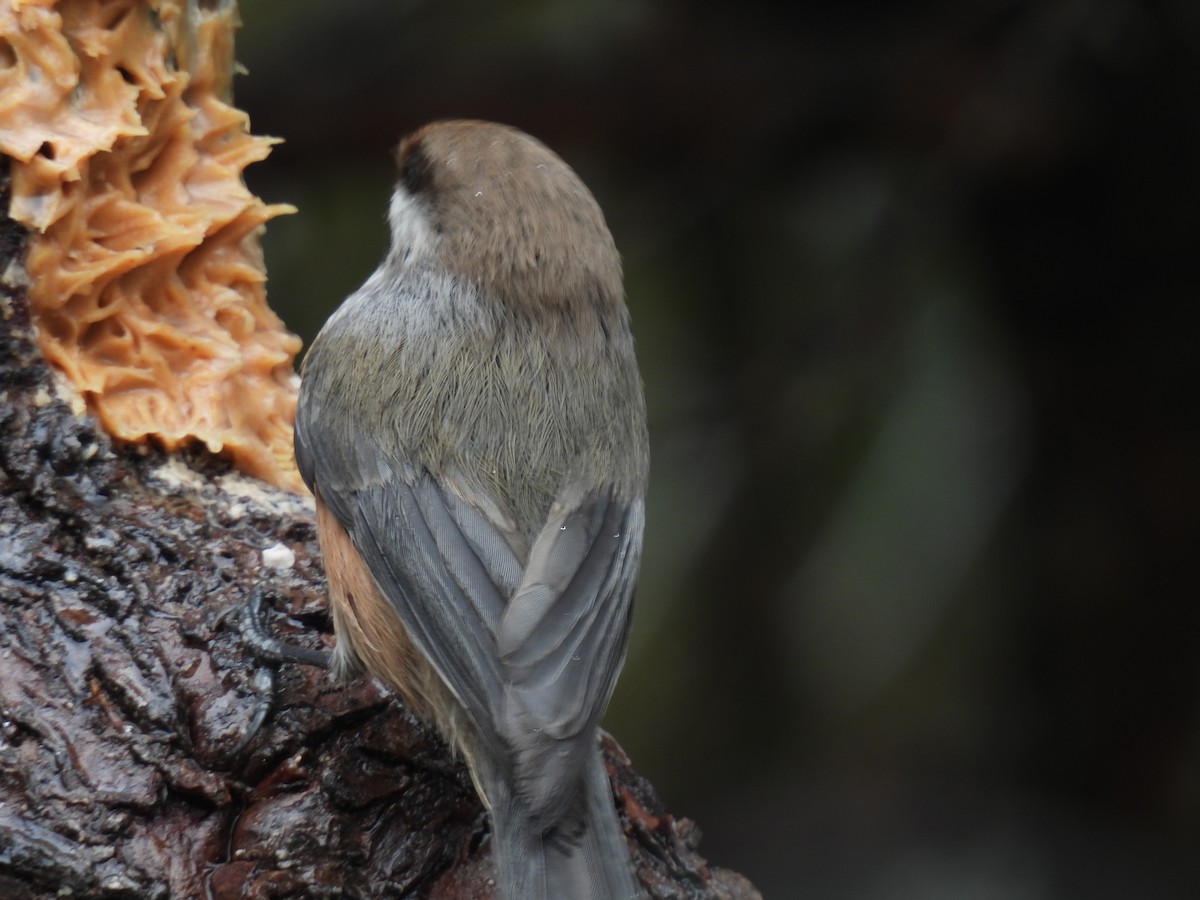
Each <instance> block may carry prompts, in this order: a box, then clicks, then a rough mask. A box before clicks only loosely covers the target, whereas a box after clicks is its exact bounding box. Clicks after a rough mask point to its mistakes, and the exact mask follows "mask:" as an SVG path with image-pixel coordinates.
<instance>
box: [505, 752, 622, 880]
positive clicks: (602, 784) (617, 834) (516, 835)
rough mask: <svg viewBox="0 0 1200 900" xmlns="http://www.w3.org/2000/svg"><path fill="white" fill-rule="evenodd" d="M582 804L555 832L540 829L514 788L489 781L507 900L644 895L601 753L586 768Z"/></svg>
mask: <svg viewBox="0 0 1200 900" xmlns="http://www.w3.org/2000/svg"><path fill="white" fill-rule="evenodd" d="M582 774H583V777H582V781H581V784H580V787H581V788H582V790H581V791H580V796H579V802H578V803H577V804H575V805H574V806H573V807H572V809H571V810H570V811H569V812H568V814H567V816H565V817H564V819H563V821H561V822H559V823H558V824H556V825H555V826H554V827H553V828H552V829H551V830H550V831H548V832H544V833H540V832H538V831H537V829H535V828H534V827H533V826H532V824H531V822H530V818H529V814H528V813H527V812H526V811H525V810H524V809H523V807H522V804H521V802H520V800H519V799H518V798H517V797H515V796H514V795H513V793H512V790H511V788H510V787H509V786H508V785H505V784H503V783H499V782H498V781H493V780H492V779H487V780H488V781H489V782H492V783H490V784H487V785H486V789H487V793H488V799H489V801H490V805H491V812H492V846H493V852H494V853H495V858H496V867H497V873H498V881H499V884H500V896H501V897H504V898H505V900H634V898H638V897H640V896H642V894H641V893H640V891H639V889H638V887H637V885H636V883H635V881H634V877H633V866H632V863H631V861H630V858H629V848H628V846H627V845H626V843H625V837H624V835H623V834H622V833H621V828H620V825H619V823H618V822H617V813H616V809H615V808H614V807H613V802H612V790H611V788H610V787H609V782H608V775H607V773H606V772H605V771H604V764H603V762H602V761H601V759H600V748H599V746H598V745H597V747H596V749H595V752H594V753H593V754H592V755H591V757H590V758H589V760H588V762H587V764H586V765H585V767H584V771H583V773H582Z"/></svg>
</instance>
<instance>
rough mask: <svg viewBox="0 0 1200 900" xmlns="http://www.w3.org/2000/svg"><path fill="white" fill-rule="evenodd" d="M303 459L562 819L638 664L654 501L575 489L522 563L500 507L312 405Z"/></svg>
mask: <svg viewBox="0 0 1200 900" xmlns="http://www.w3.org/2000/svg"><path fill="white" fill-rule="evenodd" d="M296 456H297V461H298V462H299V465H300V468H301V473H302V474H303V475H304V477H305V479H306V481H308V482H309V483H310V485H311V484H315V485H317V486H318V487H319V490H320V493H321V499H322V501H323V502H324V503H325V505H326V506H327V507H329V509H330V511H331V512H333V514H334V515H335V516H336V517H337V519H338V521H339V522H340V523H341V524H342V526H343V527H344V528H345V529H346V531H347V532H348V533H349V535H350V538H351V540H352V541H353V542H354V546H355V548H356V549H357V550H358V552H359V554H360V555H361V556H362V557H363V560H364V561H365V562H366V564H367V566H368V567H369V569H370V570H371V573H372V575H373V576H374V577H375V581H376V582H377V583H378V585H379V587H380V589H381V590H382V592H383V594H384V596H385V597H387V599H388V600H389V601H390V602H391V603H392V605H393V606H394V607H395V609H396V612H397V614H398V615H399V617H400V620H401V622H402V623H403V624H404V626H405V628H406V629H407V631H408V633H409V636H410V637H411V639H412V640H413V641H414V643H415V644H416V645H417V646H418V648H419V649H420V650H421V651H422V652H423V653H424V654H425V655H426V656H427V657H428V659H429V660H430V662H431V663H432V664H433V665H434V667H435V668H436V669H437V671H438V673H439V674H440V675H441V677H442V679H443V680H444V681H445V682H446V684H447V686H448V687H449V688H450V690H451V691H452V692H453V693H454V694H455V696H456V697H457V698H458V700H459V701H460V702H461V703H462V704H463V706H464V707H465V709H466V710H467V712H468V714H469V715H470V717H471V719H472V720H473V721H474V723H475V724H476V726H477V727H478V728H479V731H480V737H481V738H482V739H483V740H484V741H485V742H487V743H488V744H489V745H490V748H491V749H492V751H493V752H494V753H496V754H498V757H497V758H510V759H511V760H512V766H513V768H514V772H515V776H516V779H517V789H518V791H519V792H521V793H525V794H527V798H526V799H527V801H528V802H529V803H530V805H531V807H533V808H534V809H535V810H539V809H541V810H544V811H545V813H546V816H547V819H548V820H551V821H552V820H554V819H556V818H557V817H558V816H559V815H560V814H561V812H562V810H561V809H559V800H560V799H564V798H565V796H566V795H570V794H573V793H574V792H573V791H564V790H562V789H563V788H565V787H566V786H568V784H569V782H570V781H571V780H572V779H573V778H575V777H576V776H577V775H578V772H579V771H580V767H581V765H582V761H583V758H584V756H583V754H584V751H586V750H588V749H590V748H589V742H590V741H591V739H592V737H591V735H592V730H593V728H594V726H595V725H596V724H597V723H598V721H599V718H600V716H601V714H602V713H603V711H604V707H605V705H606V704H607V701H608V698H609V695H610V694H611V693H612V688H613V685H614V684H615V682H616V677H617V673H618V671H619V669H620V666H621V662H622V660H623V658H624V651H625V643H626V638H627V636H628V627H629V612H630V606H631V602H632V597H633V585H634V579H635V576H636V572H637V564H638V556H639V554H640V549H641V538H642V530H643V518H644V517H643V511H642V502H641V500H640V499H638V500H634V501H629V502H622V501H619V500H618V499H617V498H616V497H615V496H614V495H613V493H612V491H610V490H608V489H602V490H599V491H592V492H587V493H584V492H583V491H581V490H579V489H577V488H572V489H568V490H566V491H564V492H563V494H562V495H561V496H560V498H559V500H558V502H556V503H555V504H554V507H553V509H552V510H551V513H550V516H549V520H548V521H547V523H546V524H545V526H544V528H543V529H542V531H541V533H540V534H539V535H538V537H537V538H536V540H535V541H534V544H533V546H532V547H531V548H530V551H529V556H528V561H527V562H526V563H525V565H522V562H521V561H520V560H519V559H518V557H517V555H516V554H515V553H514V551H513V549H512V542H511V537H512V536H511V535H510V534H507V533H506V531H505V529H504V527H503V526H502V524H500V523H498V522H497V514H496V510H497V509H498V508H499V507H498V506H497V504H496V503H495V502H493V501H492V500H491V498H488V497H485V496H479V495H473V494H472V493H471V492H470V491H469V490H467V489H465V488H464V487H463V485H462V484H459V483H455V484H454V485H453V486H451V485H450V484H449V483H447V482H446V481H445V480H439V479H435V478H434V477H433V476H432V475H430V474H429V473H428V472H425V471H414V470H412V469H410V468H409V467H407V466H406V465H405V464H403V463H402V462H400V461H397V460H395V459H391V458H389V456H388V454H386V453H385V452H384V451H382V450H381V449H380V448H378V447H373V446H371V444H370V442H369V441H363V440H357V441H354V442H349V441H347V440H346V439H345V437H344V436H343V435H336V434H330V433H328V431H327V430H325V429H322V428H321V426H320V423H319V420H315V419H312V417H311V416H310V415H307V414H305V407H304V404H303V403H302V404H301V414H300V415H298V416H297V425H296ZM580 736H583V738H584V740H583V741H579V740H576V738H578V737H580Z"/></svg>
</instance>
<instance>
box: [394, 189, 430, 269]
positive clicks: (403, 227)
mask: <svg viewBox="0 0 1200 900" xmlns="http://www.w3.org/2000/svg"><path fill="white" fill-rule="evenodd" d="M388 224H390V225H391V226H392V252H391V256H392V258H393V259H395V260H396V261H397V262H398V263H400V265H402V266H407V265H412V264H413V263H415V262H418V261H420V260H422V259H428V258H429V257H430V256H431V255H432V254H433V250H434V245H435V243H436V238H435V236H434V233H433V229H432V228H430V227H429V221H428V219H427V217H426V212H425V209H424V208H423V207H422V205H421V204H420V203H419V202H417V201H416V200H414V199H413V197H412V195H411V194H409V193H408V191H406V190H405V189H404V187H403V185H397V186H396V190H395V192H394V193H393V194H392V202H391V204H390V205H389V206H388Z"/></svg>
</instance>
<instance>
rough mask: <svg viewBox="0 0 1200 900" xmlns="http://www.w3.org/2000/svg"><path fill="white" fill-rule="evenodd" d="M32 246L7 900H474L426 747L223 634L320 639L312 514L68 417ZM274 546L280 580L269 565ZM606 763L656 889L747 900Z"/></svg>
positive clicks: (13, 555)
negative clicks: (255, 598)
mask: <svg viewBox="0 0 1200 900" xmlns="http://www.w3.org/2000/svg"><path fill="white" fill-rule="evenodd" d="M0 180H2V186H3V196H2V197H0V209H7V208H8V193H7V171H6V167H5V172H4V174H3V175H2V176H0ZM24 240H25V235H24V233H23V231H22V230H21V228H20V227H19V226H17V225H15V224H14V223H12V222H11V221H9V220H7V219H4V220H3V222H2V223H0V272H7V273H8V275H7V276H5V277H4V279H3V282H2V283H0V640H2V644H0V896H3V897H8V898H42V897H53V896H64V895H70V896H77V897H79V896H85V897H114V898H116V897H137V898H167V897H170V898H188V897H214V898H232V897H325V896H332V895H335V894H336V895H339V896H348V897H401V896H412V897H436V898H443V900H450V898H467V897H488V896H490V895H491V887H490V880H489V879H490V876H491V862H490V855H489V848H488V840H487V834H488V826H487V819H486V816H485V815H484V813H483V811H482V809H481V808H480V804H479V802H478V801H477V799H476V798H475V795H474V793H473V791H472V789H471V785H470V780H469V778H467V776H466V774H465V771H464V770H463V768H462V767H461V766H460V765H459V764H458V763H457V762H455V761H454V760H452V759H451V758H450V757H449V755H448V753H447V750H446V747H445V745H444V744H443V743H442V742H441V741H440V740H439V739H438V738H437V737H436V735H434V734H432V733H431V732H429V731H427V730H425V729H424V728H422V727H421V726H420V725H419V724H418V723H417V722H415V721H414V720H413V719H412V718H411V717H410V716H409V715H408V713H407V712H406V711H405V709H404V708H403V707H402V706H401V705H400V704H399V703H397V702H396V701H395V700H393V699H391V698H389V697H388V696H387V695H385V694H384V693H383V692H382V691H381V690H380V689H379V688H377V687H376V686H375V685H374V684H372V683H371V682H369V681H365V680H363V681H359V682H357V683H355V684H353V685H350V686H348V687H339V686H336V685H334V684H332V683H331V682H330V681H329V680H328V678H327V676H326V673H325V672H324V671H322V670H319V669H314V668H309V667H306V666H300V665H296V664H282V665H280V666H278V667H272V666H269V665H266V664H264V663H263V662H262V661H260V660H259V659H257V658H255V657H254V656H252V655H251V654H250V653H249V652H248V650H247V648H246V646H245V642H244V641H243V640H242V638H241V637H240V636H239V633H238V631H237V629H236V628H235V627H234V626H235V623H236V621H237V618H238V615H240V612H241V610H242V605H243V603H244V602H245V600H246V598H247V597H248V595H249V594H250V593H251V591H253V590H254V589H256V588H261V589H263V590H264V591H265V592H266V595H267V597H268V599H269V600H270V602H271V607H272V614H271V625H272V627H273V628H274V629H275V630H276V631H278V632H280V633H282V634H284V635H285V636H287V637H289V638H290V639H292V640H295V641H297V642H299V643H305V644H308V645H310V646H317V645H318V644H319V643H325V644H328V643H329V642H330V640H331V639H330V636H329V634H328V632H329V623H328V621H327V618H326V615H325V607H324V592H325V583H324V575H323V573H322V569H321V561H320V556H319V553H318V549H317V543H316V533H315V528H314V523H313V518H312V512H311V508H310V507H309V506H308V505H307V504H306V503H304V502H302V501H300V500H298V499H297V498H295V497H293V496H291V495H289V494H285V493H283V492H280V491H276V490H274V489H272V488H270V487H268V486H266V485H263V484H260V483H258V482H253V481H249V480H247V479H243V478H241V477H240V476H237V475H236V474H234V473H232V472H230V471H229V469H228V467H227V466H225V465H224V464H223V463H222V462H221V461H220V460H217V459H214V458H212V457H210V456H207V455H205V454H204V453H202V452H196V453H193V454H190V455H187V457H186V458H183V457H174V458H170V457H168V456H166V455H165V454H162V453H160V452H157V451H155V450H153V449H147V448H137V447H124V446H115V445H114V444H113V443H112V442H111V441H110V440H109V439H108V438H107V437H106V435H105V434H104V433H103V432H102V431H101V430H100V429H99V427H98V426H97V424H96V423H95V422H94V421H93V420H92V419H91V418H89V417H88V416H86V415H83V416H79V415H76V414H75V413H73V412H72V410H71V408H70V406H69V405H68V404H67V403H65V402H63V400H61V399H59V395H58V393H57V392H56V389H55V385H54V377H53V375H52V373H51V372H50V370H49V369H48V368H47V366H46V364H45V363H44V362H43V361H42V358H41V355H40V353H39V351H38V349H37V345H36V343H35V341H34V338H33V332H32V328H31V325H30V319H29V312H28V307H27V304H26V301H25V291H24V289H23V288H22V287H21V285H20V281H21V279H20V276H19V274H14V273H19V272H20V271H22V270H21V268H20V261H21V259H22V257H23V252H24ZM277 545H282V547H284V548H287V550H290V551H291V552H292V553H293V554H294V555H295V561H294V563H293V564H291V565H290V566H285V567H271V566H269V565H267V564H266V563H265V562H264V555H263V551H264V550H265V549H267V548H274V547H276V546H277ZM278 555H279V554H278V552H276V553H272V554H268V555H267V557H266V559H270V560H274V559H275V558H277V557H278ZM283 556H285V557H286V553H284V554H283ZM258 720H261V728H259V729H257V730H255V724H256V721H258ZM248 735H253V738H252V740H251V741H250V743H249V744H248V746H246V747H244V748H243V747H242V746H241V745H242V743H243V741H244V739H245V738H246V737H247V736H248ZM607 750H608V760H609V764H610V767H611V771H612V773H613V776H614V792H615V797H616V799H617V802H618V805H619V807H620V808H621V811H622V812H621V815H622V821H623V823H624V825H625V829H626V833H627V834H628V836H629V839H630V843H631V846H632V848H633V853H634V859H635V862H636V864H637V866H638V870H639V874H640V877H641V879H642V882H643V884H644V885H645V886H646V888H647V889H648V891H649V892H650V894H651V895H652V896H654V897H680V898H682V897H689V898H690V897H728V898H742V897H755V896H757V893H756V892H755V891H754V889H753V888H752V887H750V885H749V883H748V882H745V881H744V879H741V878H740V877H739V876H736V875H734V874H732V873H729V872H723V871H721V870H717V869H711V868H709V867H707V866H706V864H705V862H704V861H703V860H702V859H701V858H700V857H699V855H698V854H697V853H696V842H697V840H698V833H697V831H696V829H695V827H694V826H693V825H692V823H690V822H689V821H688V820H686V819H680V818H675V817H673V816H671V815H668V814H667V813H666V812H665V811H664V810H663V808H662V805H661V803H660V802H659V800H658V799H657V797H656V796H655V794H654V792H653V790H652V789H651V787H650V786H649V784H648V783H647V782H646V781H645V780H644V779H642V778H640V777H639V776H638V775H637V774H636V773H635V772H634V771H633V770H632V769H631V768H630V766H629V762H628V760H627V759H626V758H625V757H624V755H623V754H622V752H621V751H620V749H619V748H618V747H617V745H616V744H615V743H614V742H611V741H609V742H608V744H607Z"/></svg>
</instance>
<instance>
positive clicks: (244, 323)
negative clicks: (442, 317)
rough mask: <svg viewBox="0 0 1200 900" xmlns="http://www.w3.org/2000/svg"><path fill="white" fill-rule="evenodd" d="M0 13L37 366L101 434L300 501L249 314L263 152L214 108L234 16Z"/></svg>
mask: <svg viewBox="0 0 1200 900" xmlns="http://www.w3.org/2000/svg"><path fill="white" fill-rule="evenodd" d="M205 6H206V5H205V4H199V5H197V4H194V3H191V4H189V3H185V2H181V0H162V2H147V0H109V2H100V0H62V2H52V0H12V2H7V3H4V4H3V5H0V50H2V51H3V52H2V53H0V152H3V153H4V154H6V155H7V156H9V157H10V158H11V159H12V161H13V162H12V201H11V206H10V210H9V215H10V216H12V218H14V219H15V220H17V221H19V222H21V223H22V224H24V225H25V226H26V227H27V228H29V229H30V231H31V232H32V233H33V237H32V241H31V243H30V247H29V252H28V257H27V259H26V271H27V275H28V278H29V282H30V288H29V290H30V301H31V306H32V308H33V315H34V322H35V326H36V329H37V333H38V338H39V341H40V343H41V347H42V351H43V353H44V354H45V356H46V359H47V360H48V361H49V362H50V363H51V364H52V365H54V366H55V367H56V368H57V369H58V370H59V371H61V372H62V373H63V374H64V375H65V376H66V378H67V380H68V381H69V383H70V384H71V385H73V386H74V388H75V389H76V390H77V391H78V392H79V395H80V397H81V398H82V399H83V400H84V401H85V402H86V404H87V407H88V408H89V409H90V410H91V411H92V412H93V413H95V415H96V416H97V417H98V418H99V419H100V421H101V422H102V423H103V425H104V426H105V427H106V428H107V429H108V431H109V432H110V433H111V434H112V435H113V436H114V437H117V438H120V439H122V440H127V441H142V440H145V439H147V438H151V439H153V440H155V441H156V442H158V443H159V444H160V445H161V446H163V447H165V448H167V449H175V448H178V447H181V446H184V445H186V444H189V443H192V442H200V443H203V444H204V445H205V446H207V447H208V448H209V449H210V450H212V451H213V452H221V453H224V454H227V455H228V456H229V458H231V459H232V460H233V462H234V464H235V465H236V466H237V467H238V468H239V469H241V470H242V471H244V472H246V473H247V474H250V475H253V476H256V477H258V478H261V479H263V480H265V481H269V482H272V483H274V484H276V485H279V486H282V487H286V488H289V489H293V490H302V489H303V487H302V482H301V481H300V479H299V477H298V475H297V472H296V469H295V465H294V462H293V460H292V453H291V427H292V420H293V417H294V412H295V403H296V393H297V389H298V382H297V379H296V377H295V375H294V373H293V370H292V361H293V358H294V357H295V355H296V353H297V352H298V351H299V349H300V341H299V339H298V338H297V337H296V336H295V335H292V334H290V333H288V332H287V330H286V329H285V328H284V327H283V324H282V323H281V322H280V320H279V319H278V317H277V316H276V315H275V314H274V313H273V312H272V311H271V310H270V309H269V308H268V307H267V304H266V296H265V290H264V287H263V285H264V282H265V280H266V275H265V272H264V268H263V262H262V254H261V251H260V248H259V243H258V235H259V231H260V229H261V227H262V225H263V223H264V222H266V221H267V220H268V219H270V218H272V217H274V216H277V215H279V214H281V213H286V212H291V211H292V208H291V207H289V206H286V205H267V204H264V203H263V202H262V201H261V200H259V199H258V198H257V197H255V196H254V195H253V194H251V193H250V191H249V190H247V188H246V186H245V184H244V183H243V182H242V171H243V169H244V168H245V167H246V166H247V165H249V164H250V163H252V162H257V161H258V160H261V159H263V158H265V157H266V155H267V154H268V153H269V151H270V147H271V144H272V143H273V141H272V140H271V139H268V138H261V137H253V136H251V135H250V134H249V130H248V122H247V117H246V115H245V114H244V113H242V112H240V111H239V110H237V109H235V108H234V107H233V106H231V105H230V103H229V83H230V80H231V77H232V74H233V70H234V65H235V64H234V61H233V32H234V29H235V27H236V25H237V21H236V9H235V7H234V5H233V4H219V5H217V8H216V9H206V8H205Z"/></svg>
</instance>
